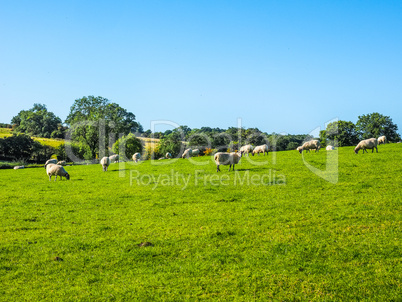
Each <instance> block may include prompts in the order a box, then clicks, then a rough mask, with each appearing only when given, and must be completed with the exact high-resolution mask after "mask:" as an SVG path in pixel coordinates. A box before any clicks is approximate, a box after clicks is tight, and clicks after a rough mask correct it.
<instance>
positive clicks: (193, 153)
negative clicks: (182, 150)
mask: <svg viewBox="0 0 402 302" xmlns="http://www.w3.org/2000/svg"><path fill="white" fill-rule="evenodd" d="M199 154H200V149H194V150H192V151H191V156H198V155H199Z"/></svg>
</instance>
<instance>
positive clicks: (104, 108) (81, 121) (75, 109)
mask: <svg viewBox="0 0 402 302" xmlns="http://www.w3.org/2000/svg"><path fill="white" fill-rule="evenodd" d="M66 124H68V125H70V130H69V134H70V135H71V138H72V139H74V140H77V141H80V142H83V143H85V144H86V145H88V146H89V149H90V150H91V154H92V158H95V157H96V155H97V154H99V157H103V156H105V155H107V154H106V151H107V148H106V146H111V145H112V144H113V143H114V142H115V141H116V140H117V139H118V137H119V134H123V135H127V134H128V133H130V132H135V131H137V130H138V129H139V124H138V123H137V122H136V121H135V115H134V114H133V113H131V112H128V111H127V110H126V109H124V108H122V107H120V106H119V105H118V104H116V103H110V102H109V100H108V99H106V98H103V97H100V96H98V97H94V96H88V97H83V98H81V99H77V100H75V101H74V104H73V105H72V106H71V108H70V114H69V115H68V116H67V119H66Z"/></svg>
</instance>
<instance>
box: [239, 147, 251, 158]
mask: <svg viewBox="0 0 402 302" xmlns="http://www.w3.org/2000/svg"><path fill="white" fill-rule="evenodd" d="M253 149H254V148H253V146H252V145H244V146H243V147H241V148H240V152H241V154H247V155H248V156H250V153H251V152H253Z"/></svg>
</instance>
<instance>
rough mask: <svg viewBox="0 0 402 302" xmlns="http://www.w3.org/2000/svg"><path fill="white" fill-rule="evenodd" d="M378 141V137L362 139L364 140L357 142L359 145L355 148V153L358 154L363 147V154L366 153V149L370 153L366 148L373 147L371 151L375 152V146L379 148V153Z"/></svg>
mask: <svg viewBox="0 0 402 302" xmlns="http://www.w3.org/2000/svg"><path fill="white" fill-rule="evenodd" d="M377 143H378V142H377V139H376V138H369V139H365V140H362V141H360V143H358V144H357V146H356V148H355V153H356V154H357V153H359V150H360V149H363V154H364V151H366V153H368V152H367V150H366V149H371V150H372V151H371V153H373V152H374V148H375V149H376V150H377V153H378V148H377Z"/></svg>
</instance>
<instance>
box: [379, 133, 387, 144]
mask: <svg viewBox="0 0 402 302" xmlns="http://www.w3.org/2000/svg"><path fill="white" fill-rule="evenodd" d="M377 141H378V144H379V145H381V144H386V143H387V137H386V136H385V135H383V136H380V137H379V138H378V139H377Z"/></svg>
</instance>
